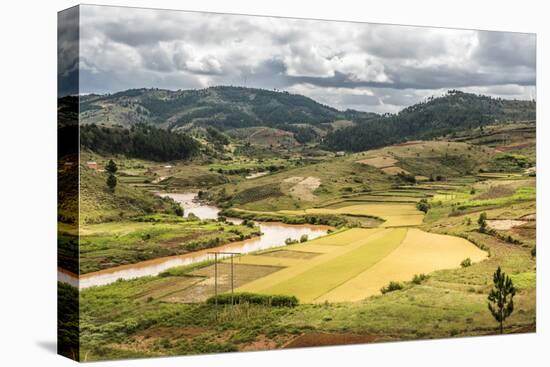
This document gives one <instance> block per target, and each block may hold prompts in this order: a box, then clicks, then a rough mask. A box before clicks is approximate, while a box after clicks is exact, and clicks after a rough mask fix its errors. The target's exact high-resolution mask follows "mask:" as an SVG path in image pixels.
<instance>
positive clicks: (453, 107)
mask: <svg viewBox="0 0 550 367" xmlns="http://www.w3.org/2000/svg"><path fill="white" fill-rule="evenodd" d="M535 118H536V102H534V101H518V100H504V99H500V98H499V99H495V98H491V97H487V96H482V95H476V94H471V93H464V92H460V91H449V92H448V93H447V94H446V95H445V96H443V97H439V98H429V99H428V100H427V101H426V102H422V103H418V104H415V105H413V106H410V107H407V108H405V109H403V110H402V111H401V112H399V113H397V114H395V115H384V116H382V117H380V118H376V119H368V120H361V119H357V120H356V122H357V124H356V125H355V126H351V127H346V128H343V129H340V130H337V131H334V132H331V133H330V134H328V135H327V136H326V137H325V139H324V145H325V147H327V148H329V149H332V150H347V151H363V150H368V149H372V148H379V147H382V146H386V145H391V144H395V143H400V142H404V141H408V140H415V139H431V138H434V137H438V136H443V135H446V134H449V133H452V132H458V131H463V130H466V129H472V128H477V127H480V126H485V125H489V124H495V123H498V124H503V123H507V122H512V121H526V120H527V121H529V120H531V121H533V120H535Z"/></svg>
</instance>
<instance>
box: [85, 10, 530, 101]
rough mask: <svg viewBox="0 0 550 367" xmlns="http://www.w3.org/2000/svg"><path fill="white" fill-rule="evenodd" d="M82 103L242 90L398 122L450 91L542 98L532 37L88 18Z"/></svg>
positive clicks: (272, 21)
mask: <svg viewBox="0 0 550 367" xmlns="http://www.w3.org/2000/svg"><path fill="white" fill-rule="evenodd" d="M80 25H81V28H80V52H81V55H80V56H81V57H80V91H81V93H92V92H94V93H108V92H109V93H110V92H116V91H120V90H125V89H128V88H141V87H158V88H168V89H190V88H204V87H208V86H213V85H238V86H243V85H246V86H247V87H257V88H266V89H274V88H276V89H279V90H287V91H289V92H294V93H300V94H303V95H306V96H309V97H311V98H313V99H315V100H317V101H320V102H322V103H325V104H328V105H330V106H333V107H336V108H339V109H346V108H353V109H357V110H363V111H373V112H396V111H398V110H399V109H401V108H403V107H404V106H408V105H411V104H413V103H416V102H418V101H420V100H422V99H424V98H426V97H427V96H431V95H440V94H442V93H444V92H445V91H446V90H448V89H453V88H456V89H460V90H464V91H470V92H476V93H483V94H488V95H493V96H500V97H503V98H521V99H531V98H536V96H535V79H536V78H535V36H534V35H532V34H520V33H508V32H486V31H472V30H451V29H441V28H423V27H408V26H395V25H381V24H367V23H351V22H329V21H318V20H303V19H285V18H270V17H256V16H242V15H221V14H203V13H193V12H182V11H166V10H147V9H133V8H116V7H99V6H82V7H81V10H80Z"/></svg>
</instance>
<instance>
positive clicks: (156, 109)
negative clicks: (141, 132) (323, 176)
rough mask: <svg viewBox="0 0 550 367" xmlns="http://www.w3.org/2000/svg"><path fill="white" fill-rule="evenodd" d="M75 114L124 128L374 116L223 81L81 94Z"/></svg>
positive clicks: (241, 124) (275, 124)
mask: <svg viewBox="0 0 550 367" xmlns="http://www.w3.org/2000/svg"><path fill="white" fill-rule="evenodd" d="M80 114H81V122H82V123H84V124H90V123H96V124H106V125H122V126H126V127H127V126H132V125H135V124H137V123H147V124H154V125H157V126H160V127H163V128H167V129H179V128H184V129H190V128H192V127H201V126H202V127H204V126H215V127H218V128H220V129H231V128H242V127H252V126H270V127H280V126H288V125H291V124H300V123H305V124H310V125H315V126H321V125H322V124H325V126H324V127H325V128H328V124H329V123H332V122H333V121H336V120H342V119H344V120H345V119H354V118H357V117H361V118H364V119H368V118H373V117H376V116H378V115H376V114H373V113H366V112H358V111H352V110H348V111H338V110H336V109H334V108H332V107H329V106H326V105H323V104H320V103H318V102H316V101H314V100H312V99H310V98H307V97H304V96H302V95H297V94H290V93H288V92H278V91H270V90H264V89H254V88H243V87H229V86H219V87H210V88H206V89H200V90H178V91H170V90H163V89H131V90H127V91H123V92H119V93H115V94H108V95H88V96H83V97H81V101H80ZM291 128H292V127H291ZM300 132H301V131H300Z"/></svg>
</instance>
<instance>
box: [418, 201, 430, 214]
mask: <svg viewBox="0 0 550 367" xmlns="http://www.w3.org/2000/svg"><path fill="white" fill-rule="evenodd" d="M416 209H418V210H420V211H421V212H424V213H427V212H428V210H430V204H429V203H428V200H427V199H420V201H419V202H418V203H416Z"/></svg>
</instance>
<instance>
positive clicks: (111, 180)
mask: <svg viewBox="0 0 550 367" xmlns="http://www.w3.org/2000/svg"><path fill="white" fill-rule="evenodd" d="M116 184H117V180H116V176H115V175H114V174H112V173H109V176H107V187H108V188H109V190H111V192H115V187H116Z"/></svg>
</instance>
